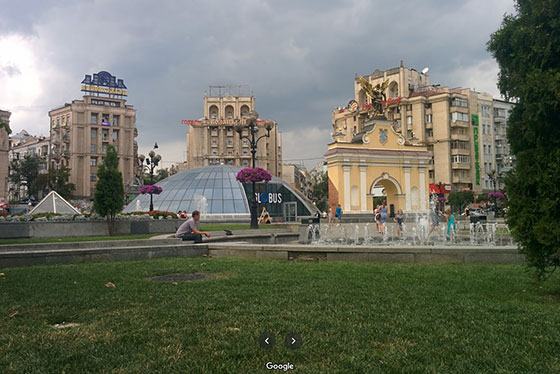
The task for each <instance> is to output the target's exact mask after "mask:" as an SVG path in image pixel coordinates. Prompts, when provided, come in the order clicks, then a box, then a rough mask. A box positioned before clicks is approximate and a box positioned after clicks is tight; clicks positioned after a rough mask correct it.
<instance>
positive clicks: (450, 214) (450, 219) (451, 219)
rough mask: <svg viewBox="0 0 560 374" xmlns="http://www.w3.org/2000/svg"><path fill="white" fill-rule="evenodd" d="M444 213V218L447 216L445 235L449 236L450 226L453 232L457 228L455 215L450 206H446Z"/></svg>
mask: <svg viewBox="0 0 560 374" xmlns="http://www.w3.org/2000/svg"><path fill="white" fill-rule="evenodd" d="M445 213H446V215H445V216H446V218H447V237H450V236H451V227H453V232H455V230H456V229H457V227H456V226H455V216H454V215H453V212H451V208H447V211H446V212H445Z"/></svg>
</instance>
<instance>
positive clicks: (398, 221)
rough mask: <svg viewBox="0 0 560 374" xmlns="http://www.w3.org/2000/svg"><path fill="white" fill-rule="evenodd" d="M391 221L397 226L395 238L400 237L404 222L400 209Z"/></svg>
mask: <svg viewBox="0 0 560 374" xmlns="http://www.w3.org/2000/svg"><path fill="white" fill-rule="evenodd" d="M393 220H394V221H395V223H396V224H397V236H401V235H402V233H403V223H405V222H406V217H405V216H404V213H403V211H402V209H399V210H397V215H396V216H395V218H394V219H393Z"/></svg>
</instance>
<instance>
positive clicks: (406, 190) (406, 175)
mask: <svg viewBox="0 0 560 374" xmlns="http://www.w3.org/2000/svg"><path fill="white" fill-rule="evenodd" d="M404 193H405V206H406V208H405V209H406V211H407V212H410V210H411V209H412V207H411V201H410V167H407V166H405V167H404Z"/></svg>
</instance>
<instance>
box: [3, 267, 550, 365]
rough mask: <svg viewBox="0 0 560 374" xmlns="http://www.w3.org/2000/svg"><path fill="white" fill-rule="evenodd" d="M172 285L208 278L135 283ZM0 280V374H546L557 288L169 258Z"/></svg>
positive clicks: (7, 272) (520, 278)
mask: <svg viewBox="0 0 560 374" xmlns="http://www.w3.org/2000/svg"><path fill="white" fill-rule="evenodd" d="M181 272H205V273H212V274H214V275H215V277H214V278H213V279H210V280H204V281H197V282H184V283H178V284H173V283H156V282H151V281H149V280H147V278H148V277H151V276H155V275H164V274H171V273H181ZM0 273H3V274H2V275H0V300H1V301H2V302H1V303H0V373H42V374H43V373H142V374H144V373H165V374H169V373H189V374H194V373H212V374H213V373H243V374H245V373H266V372H271V371H268V370H265V363H266V362H268V361H272V362H278V363H285V362H288V361H289V362H291V363H293V364H294V365H295V370H294V371H292V372H293V373H306V374H313V373H468V374H473V373H474V374H476V373H531V374H534V373H559V372H560V343H559V341H560V276H559V275H558V274H556V275H554V276H553V277H552V278H551V279H549V280H548V281H547V282H546V283H543V284H535V283H533V281H532V277H531V275H530V274H529V273H527V271H526V270H525V268H524V267H522V266H513V265H512V266H467V265H392V264H391V265H380V264H370V263H342V262H328V263H313V262H309V263H303V262H300V263H297V262H280V261H266V260H239V259H235V260H234V259H211V258H196V259H183V258H182V259H160V260H150V261H130V262H108V263H89V264H78V265H57V266H44V267H33V268H14V269H4V270H0ZM107 282H112V283H113V284H114V285H115V287H114V288H113V287H106V286H105V285H106V284H107ZM16 311H17V312H18V313H17V314H16V315H15V316H14V317H9V316H10V315H12V314H13V313H15V312H16ZM62 322H67V323H68V322H72V323H77V324H79V325H78V326H76V327H72V328H66V329H58V330H57V329H54V328H52V327H51V325H53V324H57V323H62ZM265 331H270V332H273V333H274V334H276V342H277V343H276V346H275V347H274V349H272V350H270V351H269V350H264V349H262V348H260V347H259V345H258V344H257V338H258V335H259V334H260V333H261V332H265ZM291 331H295V332H298V333H299V334H301V336H302V337H303V345H302V347H301V348H299V349H297V350H289V349H287V348H286V347H284V346H283V337H284V335H285V334H286V333H288V332H291Z"/></svg>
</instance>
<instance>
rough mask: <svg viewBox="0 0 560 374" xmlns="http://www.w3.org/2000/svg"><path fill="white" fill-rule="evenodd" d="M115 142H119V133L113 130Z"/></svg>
mask: <svg viewBox="0 0 560 374" xmlns="http://www.w3.org/2000/svg"><path fill="white" fill-rule="evenodd" d="M113 141H114V142H117V141H119V132H118V131H115V130H113Z"/></svg>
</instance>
